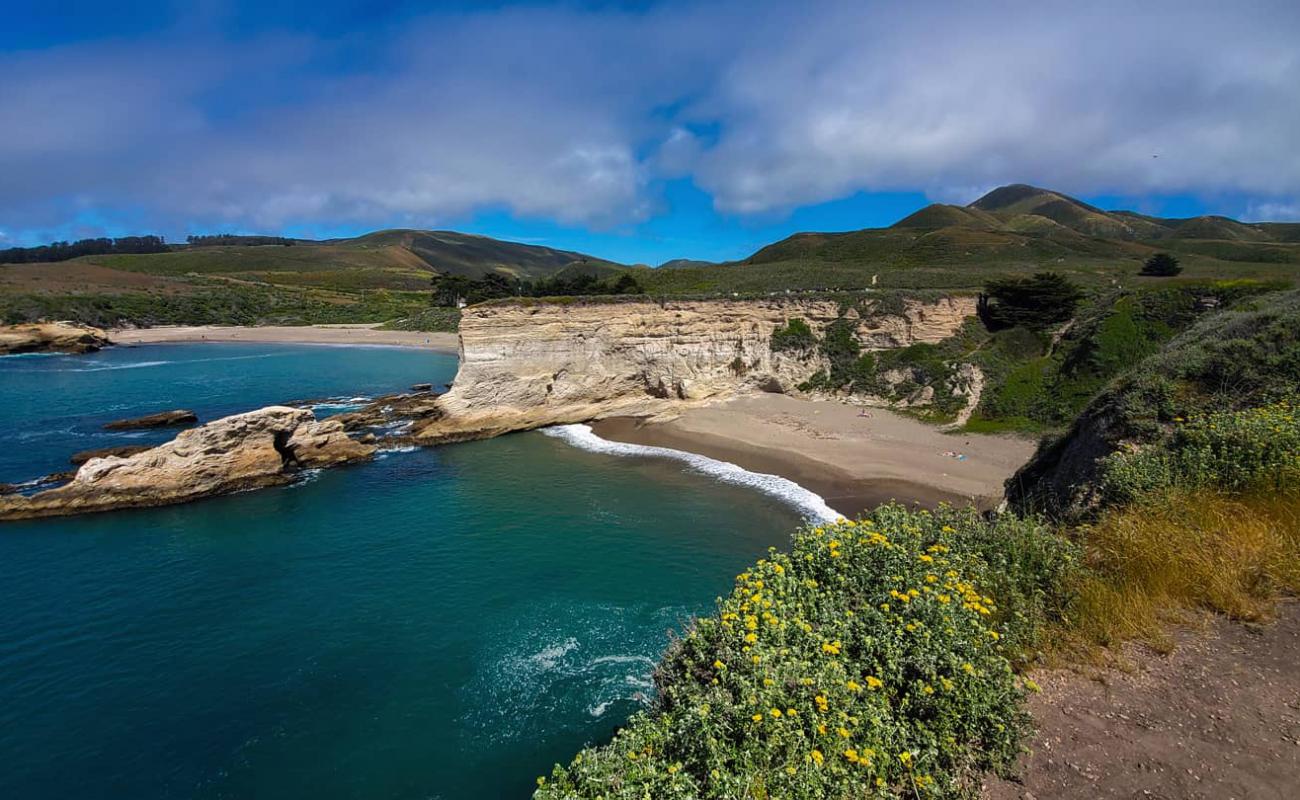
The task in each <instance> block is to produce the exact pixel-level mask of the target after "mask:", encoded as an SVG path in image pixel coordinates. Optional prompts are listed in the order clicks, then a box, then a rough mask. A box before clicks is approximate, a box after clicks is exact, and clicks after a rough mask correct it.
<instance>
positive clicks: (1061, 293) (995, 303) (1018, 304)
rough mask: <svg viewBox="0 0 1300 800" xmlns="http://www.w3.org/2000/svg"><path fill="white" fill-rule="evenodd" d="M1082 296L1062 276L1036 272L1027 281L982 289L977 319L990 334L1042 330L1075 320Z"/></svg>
mask: <svg viewBox="0 0 1300 800" xmlns="http://www.w3.org/2000/svg"><path fill="white" fill-rule="evenodd" d="M1082 299H1083V292H1082V291H1081V290H1080V289H1079V287H1078V286H1075V285H1074V284H1073V283H1071V282H1070V281H1069V280H1068V279H1067V278H1066V277H1065V276H1063V275H1060V274H1058V273H1055V272H1038V273H1035V274H1034V275H1033V276H1032V277H1029V278H1002V279H995V280H991V281H989V282H988V283H986V284H985V285H984V293H983V294H982V295H980V298H979V315H980V319H982V320H983V321H984V324H985V325H986V326H987V327H988V328H989V329H990V330H998V329H1001V328H1015V327H1024V328H1030V329H1032V330H1041V329H1043V328H1050V327H1051V326H1053V325H1058V324H1060V323H1062V322H1065V321H1066V320H1068V319H1070V318H1071V317H1073V316H1074V310H1075V309H1076V308H1077V307H1078V305H1079V301H1080V300H1082Z"/></svg>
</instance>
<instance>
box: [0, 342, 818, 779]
mask: <svg viewBox="0 0 1300 800" xmlns="http://www.w3.org/2000/svg"><path fill="white" fill-rule="evenodd" d="M234 357H239V358H240V359H241V360H238V361H219V360H216V359H218V358H234ZM159 361H165V362H168V363H166V364H159V365H156V366H131V365H133V364H142V363H147V362H159ZM89 367H114V368H113V369H98V370H96V371H81V372H73V371H72V370H73V369H87V368H89ZM454 369H455V364H454V359H451V358H448V357H446V356H438V355H433V354H429V353H423V352H418V351H410V350H388V349H354V348H306V347H285V346H255V345H229V346H227V345H194V346H180V345H170V346H160V347H147V348H145V347H142V348H138V349H133V350H117V351H109V352H106V353H104V354H98V355H95V356H89V357H76V358H65V357H50V358H41V359H35V358H23V359H0V409H2V410H0V415H2V416H0V430H3V431H4V433H3V435H4V436H5V437H6V438H5V439H4V440H2V441H0V458H3V461H0V480H6V479H21V478H25V477H30V476H31V475H33V474H36V473H39V472H42V471H45V470H47V469H48V468H49V465H50V464H56V465H57V462H58V461H59V460H60V459H61V458H63V457H65V456H66V452H67V451H68V450H69V449H81V448H84V447H91V446H102V444H103V439H104V438H105V437H104V436H103V435H101V434H98V433H96V432H95V428H96V427H97V424H96V423H97V422H98V421H102V420H103V419H108V418H113V417H117V416H128V415H130V414H133V413H136V412H139V413H144V412H147V411H151V410H157V408H159V407H162V408H166V407H171V406H176V405H181V406H188V407H193V408H194V409H195V410H196V411H199V413H200V414H202V415H205V416H211V415H212V414H218V413H228V412H230V411H239V410H245V409H247V408H251V407H256V406H258V405H261V404H265V403H269V402H274V401H276V400H284V399H289V398H296V397H303V396H324V395H338V396H351V395H365V394H374V393H379V392H384V391H394V390H400V389H403V388H405V387H406V386H407V385H409V384H410V383H413V382H417V381H434V382H442V381H446V380H449V379H450V378H451V376H452V374H453V372H454ZM47 387H48V388H47ZM157 398H165V401H164V402H154V400H155V399H157ZM51 431H55V432H56V433H51ZM24 434H27V438H22V437H23V435H24ZM796 524H798V519H797V516H796V514H795V513H794V511H793V510H791V509H790V508H789V507H787V506H785V505H782V504H781V503H779V502H778V501H776V500H774V499H772V498H770V497H768V496H766V495H762V494H758V493H756V492H753V491H750V490H747V489H744V488H741V487H737V486H731V485H727V484H724V483H719V482H717V481H714V480H712V479H709V478H706V477H702V476H700V475H699V474H697V473H695V472H692V471H690V470H689V469H687V468H685V467H684V466H683V465H682V464H681V463H678V462H674V461H670V460H664V459H642V458H628V457H620V456H612V455H601V454H595V453H590V452H585V451H582V450H578V449H575V448H573V447H571V446H569V445H568V444H566V443H565V442H563V441H560V440H558V439H554V438H551V437H547V436H544V435H541V434H537V433H528V434H519V435H513V436H507V437H503V438H500V439H496V440H492V441H488V442H477V443H470V444H463V445H454V446H449V447H442V448H436V449H431V450H422V451H417V452H410V453H388V454H384V455H383V456H382V457H381V458H380V459H379V460H377V461H375V462H374V463H371V464H366V465H361V466H357V467H349V468H344V469H339V470H334V471H329V472H324V473H320V474H318V475H316V476H315V477H314V478H312V479H310V480H308V481H305V482H303V483H301V484H299V485H295V486H290V487H284V488H279V489H270V490H265V491H261V492H255V493H249V494H242V495H235V496H231V497H226V498H220V499H215V500H209V501H204V502H200V503H195V504H192V505H188V506H178V507H172V508H165V509H153V510H148V511H130V512H117V513H112V514H103V515H97V516H92V517H82V518H75V519H67V520H58V521H42V522H32V523H15V524H7V525H2V526H0V599H2V600H3V605H4V613H3V614H0V764H2V765H3V768H2V769H0V797H15V798H44V797H49V798H68V797H77V798H100V797H103V798H110V797H111V798H133V799H138V798H164V797H165V798H171V797H175V798H188V797H200V798H217V797H229V798H249V797H301V796H312V797H315V798H363V797H364V798H494V797H523V796H526V795H527V794H528V792H529V790H530V787H531V786H532V785H533V780H534V778H535V777H536V776H537V775H538V774H540V773H542V772H546V771H548V770H549V767H550V765H551V764H552V763H553V762H554V761H556V760H565V759H567V758H568V757H569V756H570V755H571V754H572V752H573V751H574V750H576V749H577V748H578V747H580V746H581V745H582V744H583V743H585V742H590V741H598V740H600V739H602V738H603V737H606V736H608V735H609V733H610V732H611V731H612V730H613V728H614V727H615V726H616V725H617V724H618V723H619V722H621V721H622V720H623V719H625V718H626V716H627V715H628V714H629V713H630V712H632V711H633V710H635V709H636V708H638V707H639V706H640V704H641V702H643V700H644V697H645V695H646V693H647V692H648V691H649V689H650V684H649V674H650V670H651V667H652V665H653V661H654V658H655V657H656V656H657V655H658V653H659V652H660V651H661V650H662V648H663V647H664V645H665V643H666V641H667V637H668V631H669V630H671V629H674V628H680V626H681V624H682V623H683V621H685V620H686V619H687V618H689V616H690V615H692V614H694V613H698V612H700V611H704V610H707V609H708V608H709V607H710V606H711V603H712V599H713V597H714V596H715V595H716V594H718V593H719V592H722V591H725V590H726V589H727V588H728V587H729V585H730V580H731V577H732V575H734V574H735V572H736V571H737V570H739V569H740V568H742V567H743V566H745V565H746V564H747V563H749V562H750V561H752V560H753V559H754V558H755V557H757V556H758V555H759V554H760V553H762V552H763V551H764V550H765V548H766V547H767V546H769V545H775V544H781V543H783V542H784V541H786V539H787V537H788V534H789V531H790V530H791V529H792V528H793V527H794V526H795V525H796Z"/></svg>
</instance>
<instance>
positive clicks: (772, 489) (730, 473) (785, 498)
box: [542, 425, 843, 522]
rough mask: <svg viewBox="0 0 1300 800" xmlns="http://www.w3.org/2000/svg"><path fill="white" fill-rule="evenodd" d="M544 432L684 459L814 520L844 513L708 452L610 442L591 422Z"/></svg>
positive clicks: (612, 450) (595, 449)
mask: <svg viewBox="0 0 1300 800" xmlns="http://www.w3.org/2000/svg"><path fill="white" fill-rule="evenodd" d="M542 433H544V434H546V435H547V436H551V437H554V438H556V439H560V440H562V441H565V442H567V443H569V444H571V445H573V446H574V447H577V448H580V449H583V450H587V451H589V452H592V453H603V454H605V455H613V456H640V457H643V458H671V459H673V460H675V461H681V462H683V463H685V464H686V466H687V467H689V468H690V469H692V470H694V471H696V472H699V473H701V474H703V475H708V476H709V477H711V478H715V479H717V480H719V481H722V482H723V483H730V484H733V485H735V486H745V487H748V488H750V489H756V490H757V491H760V492H762V493H763V494H766V495H769V496H771V497H775V498H776V499H778V500H780V501H782V502H784V503H787V504H789V505H790V506H793V507H794V508H795V509H796V510H797V511H799V513H801V514H802V515H803V516H804V517H805V518H807V519H808V520H810V521H813V522H829V521H831V520H836V519H839V518H840V517H841V516H843V515H842V514H840V513H839V512H838V511H835V510H834V509H833V508H831V507H830V506H828V505H826V501H825V500H823V499H822V497H821V495H819V494H816V493H815V492H811V491H809V490H807V489H805V488H804V487H802V486H800V485H799V484H797V483H795V482H794V481H792V480H788V479H786V478H782V477H781V476H779V475H768V474H765V473H762V472H750V471H749V470H747V469H744V468H742V467H738V466H736V465H735V464H732V463H730V462H727V461H718V460H717V459H713V458H709V457H708V456H702V455H698V454H696V453H688V452H686V451H684V450H674V449H672V448H671V447H652V446H650V445H644V444H626V443H624V442H611V441H609V440H608V439H602V438H600V437H599V436H597V435H596V434H595V432H594V431H592V429H591V426H590V425H556V426H553V427H550V428H543V429H542Z"/></svg>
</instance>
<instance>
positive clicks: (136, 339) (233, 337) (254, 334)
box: [108, 325, 458, 353]
mask: <svg viewBox="0 0 1300 800" xmlns="http://www.w3.org/2000/svg"><path fill="white" fill-rule="evenodd" d="M108 335H109V338H110V339H112V340H113V342H114V343H116V344H155V343H158V342H259V343H261V342H271V343H280V342H283V343H297V344H371V345H388V346H394V347H427V348H429V349H431V350H438V351H440V352H446V353H455V352H457V349H458V348H457V342H456V334H454V333H430V332H426V331H384V330H379V329H378V328H377V326H375V325H295V326H270V325H268V326H262V327H240V326H234V325H230V326H227V325H195V326H175V327H171V326H167V327H157V328H138V329H121V330H111V331H109V332H108Z"/></svg>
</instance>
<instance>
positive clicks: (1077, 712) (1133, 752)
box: [985, 602, 1300, 800]
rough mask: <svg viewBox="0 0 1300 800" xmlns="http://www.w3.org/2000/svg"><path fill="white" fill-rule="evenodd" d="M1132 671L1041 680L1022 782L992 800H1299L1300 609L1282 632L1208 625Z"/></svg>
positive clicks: (993, 792) (1136, 655)
mask: <svg viewBox="0 0 1300 800" xmlns="http://www.w3.org/2000/svg"><path fill="white" fill-rule="evenodd" d="M1124 661H1125V662H1126V665H1127V667H1129V668H1131V671H1121V670H1106V671H1104V672H1102V673H1100V674H1098V675H1092V676H1088V675H1083V674H1079V673H1078V672H1073V671H1065V670H1053V671H1045V672H1042V673H1040V674H1036V675H1035V676H1034V679H1035V680H1036V681H1037V682H1038V683H1039V684H1040V685H1042V687H1043V691H1042V693H1041V694H1038V695H1036V696H1034V697H1033V698H1032V699H1031V703H1030V706H1031V710H1032V712H1033V715H1034V719H1035V722H1036V724H1037V726H1038V733H1037V735H1036V736H1035V737H1034V739H1033V741H1032V743H1031V744H1030V750H1031V752H1030V754H1029V755H1028V756H1026V757H1025V758H1024V759H1023V761H1022V764H1021V770H1022V775H1021V778H1020V782H1015V781H1007V780H998V781H990V783H989V784H988V785H987V786H986V787H985V789H986V790H985V798H986V800H1031V798H1037V800H1049V799H1050V800H1057V799H1058V798H1060V799H1062V800H1064V799H1068V798H1079V800H1085V798H1086V800H1095V799H1096V798H1158V799H1161V800H1188V799H1191V798H1205V799H1206V800H1234V799H1235V800H1270V799H1271V798H1276V799H1277V800H1294V798H1298V797H1300V603H1295V602H1291V603H1287V604H1284V605H1283V606H1281V607H1280V609H1279V613H1278V618H1277V620H1276V622H1273V623H1271V624H1268V625H1263V626H1256V625H1243V624H1239V623H1235V622H1231V621H1228V620H1226V619H1223V618H1217V617H1216V618H1211V619H1210V620H1208V621H1207V623H1206V625H1205V627H1204V628H1197V629H1189V630H1185V631H1182V632H1181V633H1180V634H1179V636H1178V643H1177V647H1176V648H1175V649H1174V650H1173V651H1172V653H1170V654H1168V655H1161V654H1159V653H1155V652H1152V651H1149V650H1146V649H1145V648H1139V647H1131V648H1129V649H1128V650H1127V651H1126V653H1125V658H1124Z"/></svg>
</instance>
